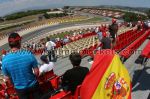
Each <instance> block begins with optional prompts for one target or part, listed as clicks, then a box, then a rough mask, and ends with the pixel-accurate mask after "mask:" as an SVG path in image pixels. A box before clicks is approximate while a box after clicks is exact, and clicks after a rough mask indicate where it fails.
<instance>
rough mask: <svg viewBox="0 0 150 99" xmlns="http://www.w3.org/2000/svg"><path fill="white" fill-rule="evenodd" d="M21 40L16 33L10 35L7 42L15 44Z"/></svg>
mask: <svg viewBox="0 0 150 99" xmlns="http://www.w3.org/2000/svg"><path fill="white" fill-rule="evenodd" d="M21 39H22V38H21V37H20V35H19V34H18V33H11V34H10V35H9V37H8V41H9V42H16V41H19V40H21Z"/></svg>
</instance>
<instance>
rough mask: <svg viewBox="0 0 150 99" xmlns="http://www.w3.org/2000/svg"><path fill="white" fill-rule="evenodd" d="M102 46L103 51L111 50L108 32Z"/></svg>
mask: <svg viewBox="0 0 150 99" xmlns="http://www.w3.org/2000/svg"><path fill="white" fill-rule="evenodd" d="M101 44H102V49H111V40H110V38H109V37H107V34H106V32H104V33H103V38H102V40H101Z"/></svg>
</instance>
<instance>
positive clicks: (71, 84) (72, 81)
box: [62, 53, 89, 94]
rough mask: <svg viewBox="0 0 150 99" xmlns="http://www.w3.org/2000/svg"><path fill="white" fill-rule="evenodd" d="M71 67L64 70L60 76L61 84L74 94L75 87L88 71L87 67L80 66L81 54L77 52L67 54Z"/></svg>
mask: <svg viewBox="0 0 150 99" xmlns="http://www.w3.org/2000/svg"><path fill="white" fill-rule="evenodd" d="M69 59H70V61H71V64H72V65H73V68H72V69H70V70H68V71H66V72H65V74H64V75H63V78H62V86H65V88H67V90H68V91H71V92H72V94H74V92H75V90H76V87H77V86H78V85H80V84H81V83H82V82H83V80H84V78H85V76H86V74H87V73H88V72H89V69H88V68H87V67H81V66H80V63H81V56H80V54H79V53H72V54H71V55H70V56H69Z"/></svg>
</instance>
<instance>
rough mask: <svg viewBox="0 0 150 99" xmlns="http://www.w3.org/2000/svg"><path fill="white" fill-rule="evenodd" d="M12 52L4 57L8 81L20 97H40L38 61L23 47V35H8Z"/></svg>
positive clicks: (4, 70)
mask: <svg viewBox="0 0 150 99" xmlns="http://www.w3.org/2000/svg"><path fill="white" fill-rule="evenodd" d="M8 43H9V47H10V52H9V53H7V54H6V56H5V57H4V58H3V59H2V73H3V75H4V78H5V80H6V82H11V83H12V84H13V86H14V88H15V89H16V92H17V94H18V96H19V99H30V96H31V95H32V97H33V99H40V97H41V92H40V89H39V84H38V81H37V77H38V76H39V69H38V63H37V60H36V58H35V56H34V55H33V54H32V52H30V51H28V50H23V49H21V37H20V35H19V34H18V33H11V34H10V35H9V37H8Z"/></svg>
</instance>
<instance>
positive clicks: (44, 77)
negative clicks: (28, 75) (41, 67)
mask: <svg viewBox="0 0 150 99" xmlns="http://www.w3.org/2000/svg"><path fill="white" fill-rule="evenodd" d="M54 77H56V75H55V74H54V72H53V70H51V71H49V72H46V73H44V74H43V75H41V76H40V77H39V78H38V81H39V82H46V81H49V80H50V79H52V78H54Z"/></svg>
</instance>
